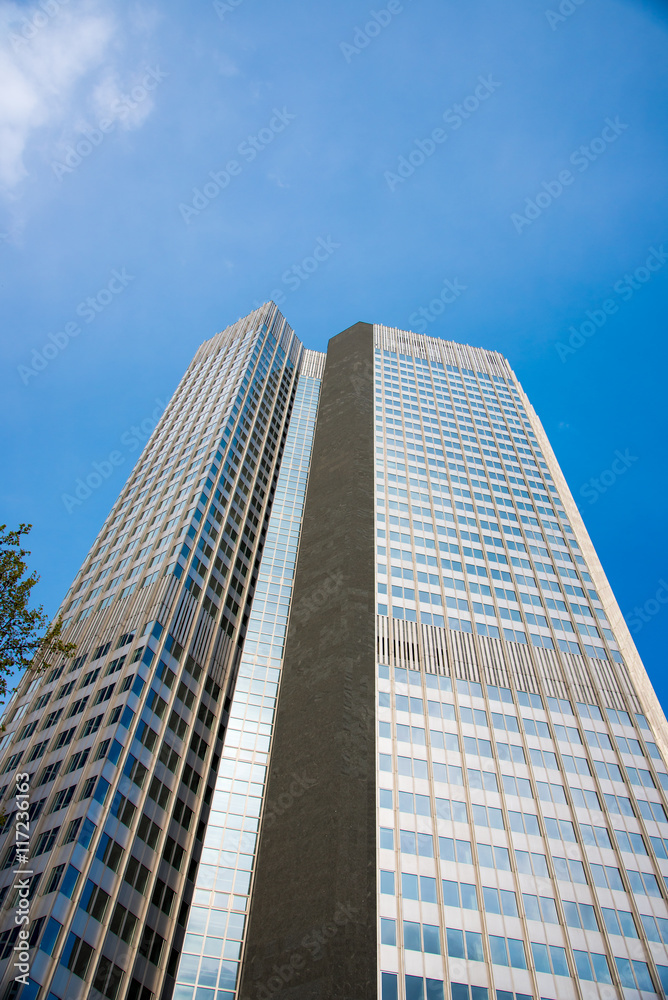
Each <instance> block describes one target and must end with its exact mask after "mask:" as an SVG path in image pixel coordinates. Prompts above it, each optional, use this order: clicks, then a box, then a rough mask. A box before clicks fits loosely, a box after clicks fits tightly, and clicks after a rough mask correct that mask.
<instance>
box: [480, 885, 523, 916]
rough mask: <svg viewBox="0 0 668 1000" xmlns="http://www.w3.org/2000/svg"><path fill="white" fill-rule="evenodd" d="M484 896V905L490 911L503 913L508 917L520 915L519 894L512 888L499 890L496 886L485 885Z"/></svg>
mask: <svg viewBox="0 0 668 1000" xmlns="http://www.w3.org/2000/svg"><path fill="white" fill-rule="evenodd" d="M482 898H483V906H484V908H485V910H486V911H487V912H488V913H501V914H503V915H504V916H506V917H517V916H519V914H518V910H517V896H516V895H515V893H514V892H513V891H512V890H511V889H501V890H499V889H497V888H496V887H491V886H483V889H482Z"/></svg>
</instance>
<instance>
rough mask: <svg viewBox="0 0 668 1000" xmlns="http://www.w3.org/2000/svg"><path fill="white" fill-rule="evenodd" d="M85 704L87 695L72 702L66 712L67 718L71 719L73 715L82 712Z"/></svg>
mask: <svg viewBox="0 0 668 1000" xmlns="http://www.w3.org/2000/svg"><path fill="white" fill-rule="evenodd" d="M87 704H88V695H86V697H85V698H79V699H78V700H77V701H75V702H74V704H73V705H72V707H71V709H70V710H69V712H68V713H67V718H68V719H71V718H72V717H73V716H75V715H79V714H80V713H81V712H83V710H84V708H85V707H86V705H87ZM61 711H62V709H61Z"/></svg>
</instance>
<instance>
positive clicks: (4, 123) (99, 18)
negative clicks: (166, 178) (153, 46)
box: [0, 0, 153, 193]
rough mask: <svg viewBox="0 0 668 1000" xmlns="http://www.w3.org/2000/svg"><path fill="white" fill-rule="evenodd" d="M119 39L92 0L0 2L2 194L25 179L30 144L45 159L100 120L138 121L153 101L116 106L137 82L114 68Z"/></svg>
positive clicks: (107, 17)
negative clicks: (105, 118)
mask: <svg viewBox="0 0 668 1000" xmlns="http://www.w3.org/2000/svg"><path fill="white" fill-rule="evenodd" d="M132 27H133V28H134V29H136V28H137V25H134V24H133V25H132ZM120 35H121V28H120V26H119V24H118V22H117V20H116V18H115V17H114V16H113V15H112V14H111V13H110V12H109V10H108V9H107V8H106V7H103V6H102V5H101V3H100V2H98V0H39V2H38V3H37V4H34V5H30V6H18V5H17V4H15V3H13V2H7V0H0V37H1V40H0V186H2V187H4V189H5V191H6V193H11V192H13V191H15V189H16V188H17V185H18V184H19V183H20V182H21V181H22V180H23V179H24V178H25V177H26V176H27V170H26V166H25V160H26V153H27V152H28V151H29V149H30V147H31V144H33V143H35V144H37V143H38V142H39V145H40V147H41V149H42V150H43V151H44V152H45V153H46V155H47V157H49V154H53V153H54V151H56V150H58V149H59V148H62V147H63V146H64V145H65V144H66V143H67V142H69V141H71V140H72V139H73V138H75V137H76V134H77V133H78V132H79V131H81V129H83V128H85V127H86V126H95V125H96V124H97V123H98V121H99V120H100V118H104V117H112V118H115V119H116V118H117V119H118V120H119V122H120V123H121V125H122V126H123V127H125V128H138V127H139V126H140V125H141V124H142V123H143V122H144V120H145V119H146V117H147V116H148V114H149V113H150V111H151V109H152V107H153V101H152V99H151V97H150V95H146V97H145V99H142V100H141V101H139V102H136V101H135V102H132V101H131V102H129V103H124V102H125V98H126V96H127V95H128V92H131V89H132V87H133V86H135V85H136V84H137V80H138V77H137V74H136V73H127V72H124V71H123V69H122V67H119V66H118V65H117V63H118V60H119V54H120V53H121V52H122V48H123V46H122V45H120V44H119V42H120ZM137 70H143V66H142V64H140V65H139V66H138V67H137ZM142 75H143V72H141V73H139V77H141V76H142ZM132 104H134V105H135V106H134V107H131V105H132ZM114 109H115V113H114Z"/></svg>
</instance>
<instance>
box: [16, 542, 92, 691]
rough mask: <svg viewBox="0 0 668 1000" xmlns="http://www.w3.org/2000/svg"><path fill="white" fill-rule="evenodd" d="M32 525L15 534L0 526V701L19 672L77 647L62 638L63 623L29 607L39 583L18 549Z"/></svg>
mask: <svg viewBox="0 0 668 1000" xmlns="http://www.w3.org/2000/svg"><path fill="white" fill-rule="evenodd" d="M31 528H32V525H31V524H20V525H19V528H18V530H17V531H7V525H6V524H1V525H0V698H4V697H5V696H6V695H7V690H8V683H9V681H10V679H11V678H12V677H13V676H15V675H16V674H17V673H18V672H20V671H21V670H26V669H27V670H35V671H41V670H45V669H46V668H47V667H48V666H49V665H50V664H49V663H48V662H46V661H47V658H48V657H49V656H53V655H54V654H57V653H60V654H63V655H64V656H71V655H72V653H73V652H74V650H75V649H76V646H75V645H74V643H72V642H64V641H63V639H62V629H63V625H62V621H61V619H60V618H58V619H57V620H56V621H55V622H53V623H51V624H50V623H49V618H48V615H47V614H46V613H45V611H44V608H43V607H41V606H40V607H35V608H30V607H29V604H30V592H31V591H32V588H33V587H34V586H35V584H36V583H37V581H38V580H39V576H38V575H37V574H36V573H34V572H33V573H29V570H28V564H27V562H26V561H25V557H26V556H29V555H30V552H29V551H28V550H27V549H24V548H22V547H21V536H23V535H28V534H29V532H30V530H31Z"/></svg>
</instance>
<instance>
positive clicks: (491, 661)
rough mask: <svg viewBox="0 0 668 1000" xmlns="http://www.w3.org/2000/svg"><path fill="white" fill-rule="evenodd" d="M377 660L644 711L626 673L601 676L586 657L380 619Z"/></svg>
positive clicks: (604, 667)
mask: <svg viewBox="0 0 668 1000" xmlns="http://www.w3.org/2000/svg"><path fill="white" fill-rule="evenodd" d="M376 620H377V626H376V639H377V655H378V660H379V662H380V663H387V664H389V665H391V666H397V667H407V668H408V669H409V670H419V669H423V670H425V671H426V672H427V673H432V674H446V675H449V676H452V677H453V678H458V679H462V680H470V681H476V682H478V683H480V682H481V680H484V681H485V683H486V684H493V685H498V686H501V687H514V688H516V689H517V690H520V691H529V692H533V693H537V692H538V690H539V688H538V684H537V681H536V677H537V676H538V677H540V679H541V682H542V685H543V688H544V690H545V692H546V694H548V695H549V696H550V697H552V698H568V697H569V692H570V691H574V692H575V694H576V695H577V700H578V701H584V702H588V703H590V704H598V701H599V697H600V696H602V697H603V700H604V702H605V706H606V707H607V708H616V709H623V710H627V704H630V705H631V707H632V710H633V711H634V712H640V711H642V709H641V706H640V704H639V702H638V699H637V697H636V695H635V692H634V690H633V686H632V684H631V681H630V679H629V677H628V672H627V670H626V668H625V667H624V666H623V665H621V664H616V665H614V666H613V665H612V664H610V663H609V662H606V661H605V660H597V661H596V669H595V672H594V671H593V670H592V668H591V667H590V666H589V665H588V664H587V662H586V661H585V659H584V657H582V656H577V655H575V654H573V653H564V652H561V651H560V652H556V651H553V650H549V649H539V648H537V647H534V646H524V645H521V644H520V643H513V642H506V640H505V639H492V638H488V637H487V636H481V635H473V634H472V633H468V632H459V631H456V630H454V629H445V628H439V627H437V626H433V625H422V624H417V623H415V622H408V621H403V620H402V619H398V618H388V617H387V616H385V615H378V616H377V619H376Z"/></svg>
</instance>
